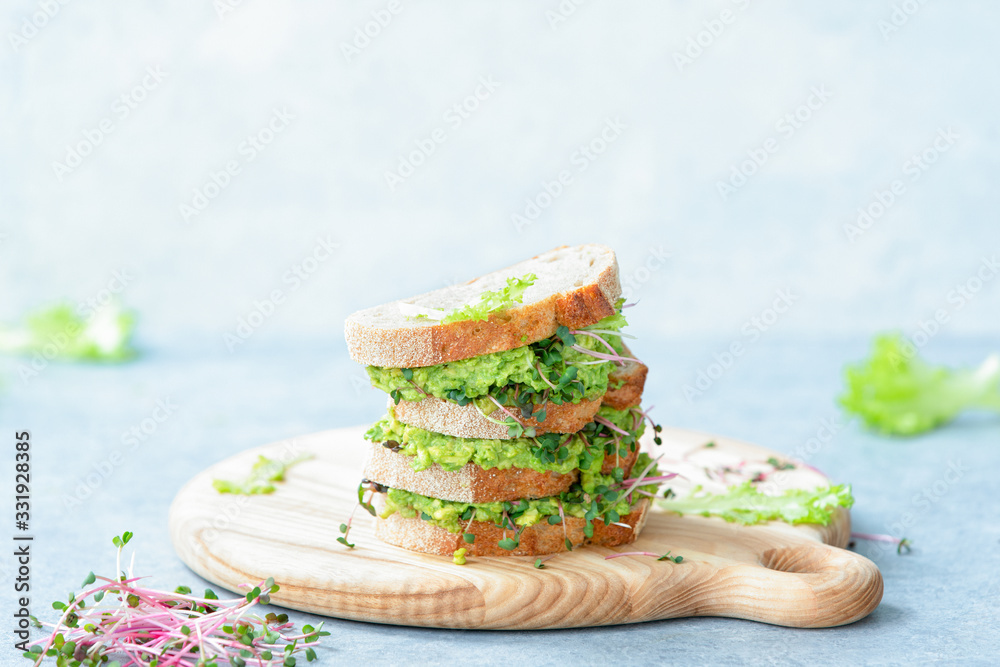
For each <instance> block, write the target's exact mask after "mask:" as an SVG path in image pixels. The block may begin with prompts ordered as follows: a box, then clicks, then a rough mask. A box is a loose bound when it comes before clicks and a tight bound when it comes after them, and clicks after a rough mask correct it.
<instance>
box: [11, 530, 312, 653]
mask: <svg viewBox="0 0 1000 667" xmlns="http://www.w3.org/2000/svg"><path fill="white" fill-rule="evenodd" d="M131 537H132V534H131V533H129V532H126V533H124V534H123V535H122V536H121V537H116V538H115V540H114V542H115V545H116V546H117V547H118V553H117V556H116V571H118V572H121V552H122V549H123V548H124V547H125V545H126V544H128V542H129V540H130V539H131ZM133 560H134V554H133ZM142 579H143V577H136V576H133V574H132V565H131V564H130V566H129V571H128V574H127V576H126V575H125V574H124V573H123V574H122V575H121V576H120V577H119V578H115V579H109V578H108V577H101V576H96V575H94V574H93V573H90V574H89V575H88V576H87V579H86V580H85V581H84V588H85V590H83V591H82V592H80V593H79V594H78V595H73V594H71V595H70V597H69V601H68V602H67V603H62V602H56V603H53V605H52V606H53V607H54V608H56V609H60V610H62V612H63V613H62V616H61V617H60V618H59V620H58V621H57V622H56V623H39V624H38V625H39V626H41V627H49V628H51V629H52V632H51V634H50V635H49V636H48V637H46V638H45V639H40V640H38V641H36V642H34V643H32V645H31V650H30V651H29V652H28V654H26V655H27V656H28V657H32V658H33V659H34V660H35V662H34V664H35V665H38V664H40V663H41V662H42V661H44V660H45V659H46V658H55V659H56V660H59V659H60V658H61V659H62V660H63V661H67V664H69V661H74V660H75V661H80V662H84V661H92V662H93V663H95V664H100V663H101V662H103V661H106V660H107V656H109V655H112V654H113V655H115V656H119V655H121V656H124V658H125V659H124V661H123V662H122V665H123V667H130V666H132V665H136V666H143V667H145V666H147V665H149V664H151V663H152V662H154V661H155V664H158V665H160V666H161V667H166V666H167V665H178V666H183V667H194V666H195V665H204V664H230V663H231V664H245V663H251V664H254V665H258V666H262V667H263V666H265V665H266V666H276V665H283V664H291V662H287V660H288V659H289V658H290V656H292V655H293V654H296V653H300V652H304V653H305V657H306V660H307V661H309V662H311V661H313V660H315V659H316V652H315V650H314V647H315V646H316V645H317V644H318V642H319V638H320V637H322V636H326V635H329V634H330V633H328V632H324V631H323V630H322V624H320V626H319V627H317V628H313V627H312V626H309V625H306V626H303V627H302V630H301V631H296V630H295V628H294V624H293V623H291V622H290V621H289V620H288V617H287V616H286V615H285V614H280V615H278V614H274V613H269V614H267V615H266V616H265V617H263V618H261V617H260V616H258V615H256V614H250V613H249V612H250V611H251V610H253V608H254V607H256V606H258V605H265V604H267V603H268V602H270V595H271V594H272V593H275V592H277V591H278V586H277V585H275V583H274V580H273V579H267V580H266V581H261V582H260V583H259V584H257V585H256V586H252V585H250V584H243V585H242V587H244V588H246V589H248V592H247V594H246V595H245V596H242V597H238V598H233V599H227V600H220V599H218V597H217V596H216V595H215V593H213V592H212V591H210V590H206V591H205V597H197V596H193V595H190V592H191V591H190V589H188V588H184V587H180V588H178V589H177V590H176V591H174V592H167V591H160V590H155V589H152V588H146V587H144V586H141V585H140V584H139V582H140V581H141V580H142ZM91 584H96V585H94V586H91V587H90V588H86V587H87V586H89V585H91ZM234 659H235V660H234ZM60 664H62V662H60ZM74 664H77V663H74ZM85 664H91V662H86V663H85Z"/></svg>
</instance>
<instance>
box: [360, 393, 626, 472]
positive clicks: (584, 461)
mask: <svg viewBox="0 0 1000 667" xmlns="http://www.w3.org/2000/svg"><path fill="white" fill-rule="evenodd" d="M597 416H598V417H601V418H603V419H605V420H607V421H609V422H611V423H612V424H614V425H615V426H617V427H618V428H620V429H622V430H624V431H628V432H630V433H632V434H634V437H635V439H636V440H638V438H639V437H640V436H641V435H642V433H643V430H644V429H645V424H644V423H643V421H642V420H641V419H637V418H636V416H635V414H634V413H633V412H632V411H630V410H628V409H625V410H614V409H612V408H609V407H607V406H601V408H600V409H599V410H598V411H597ZM588 427H590V428H585V429H584V430H583V431H582V433H584V437H586V443H589V445H590V446H589V447H588V446H587V444H586V443H585V441H584V437H581V436H580V435H579V434H577V433H572V434H568V433H567V434H557V433H553V434H545V435H543V436H539V437H538V438H523V437H522V438H514V439H512V440H487V439H483V438H456V437H454V436H450V435H444V434H441V433H434V432H433V431H427V430H425V429H422V428H417V427H416V426H409V425H407V424H404V423H403V422H401V421H399V420H397V419H396V418H395V417H394V416H393V415H392V412H391V411H390V413H389V414H387V415H386V416H385V417H383V418H382V419H380V420H379V421H377V422H375V424H373V425H372V427H371V428H370V429H368V431H367V433H365V439H367V440H370V441H372V442H377V443H384V442H396V443H398V444H399V445H401V448H400V449H397V450H396V451H397V452H398V453H400V454H403V455H405V456H409V457H411V459H412V460H411V461H410V466H411V467H412V468H413V469H414V470H416V471H418V472H419V471H421V470H426V469H427V468H430V467H431V466H432V465H434V464H435V463H436V464H438V465H440V466H441V467H442V468H444V469H445V470H447V471H449V472H454V471H456V470H458V469H459V468H461V467H462V466H464V465H465V464H467V463H470V462H471V463H474V464H476V465H478V466H480V467H481V468H500V469H501V470H506V469H509V468H527V469H530V470H535V471H538V472H549V471H553V472H557V473H560V474H567V473H570V472H572V471H574V470H577V469H582V470H583V472H584V474H585V475H587V477H588V479H587V480H585V485H587V486H590V485H591V480H590V479H589V477H590V475H588V474H587V473H590V472H591V471H593V472H594V473H598V472H599V471H600V469H601V465H602V464H603V462H604V457H605V445H606V444H607V443H608V442H611V441H613V438H612V434H611V432H610V431H609V430H608V429H607V428H606V427H602V426H601V425H600V424H596V423H595V424H593V426H592V425H591V424H588ZM588 431H589V435H588V434H587V432H588ZM548 439H552V440H554V442H552V443H550V444H551V445H552V446H553V447H557V448H558V450H559V451H560V452H561V451H565V452H566V454H562V453H560V454H559V455H558V456H555V457H551V458H553V459H554V460H552V461H546V460H543V459H542V458H540V457H539V456H538V453H539V451H540V445H541V443H542V442H545V441H547V440H548ZM612 451H613V450H612Z"/></svg>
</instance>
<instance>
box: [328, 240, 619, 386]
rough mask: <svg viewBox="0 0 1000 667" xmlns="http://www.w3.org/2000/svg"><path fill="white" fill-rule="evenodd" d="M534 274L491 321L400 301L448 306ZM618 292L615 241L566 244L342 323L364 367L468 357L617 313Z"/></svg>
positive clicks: (350, 347) (352, 352) (460, 304)
mask: <svg viewBox="0 0 1000 667" xmlns="http://www.w3.org/2000/svg"><path fill="white" fill-rule="evenodd" d="M528 273H534V274H535V275H536V276H537V277H538V278H537V280H536V281H535V283H534V284H533V285H531V286H530V287H528V288H527V289H526V290H525V291H524V295H523V302H522V303H521V304H517V305H514V306H512V307H510V308H508V309H506V310H503V311H498V312H494V313H491V314H490V315H489V319H488V320H485V321H484V320H463V321H459V322H451V323H449V324H440V323H439V322H437V321H436V320H431V319H427V318H415V317H407V316H406V315H405V314H404V313H403V311H402V310H400V304H401V303H402V304H404V308H405V307H406V305H410V306H419V307H422V308H428V309H437V310H444V311H450V310H453V309H455V308H461V307H463V306H465V305H467V304H473V303H476V302H477V301H478V299H479V297H480V295H482V294H483V293H485V292H488V291H496V290H497V289H500V288H502V287H503V286H504V285H505V284H506V280H507V279H508V278H511V277H522V276H524V275H525V274H528ZM619 296H621V284H620V283H619V279H618V262H617V260H616V259H615V253H614V251H613V250H611V248H609V247H607V246H604V245H598V244H587V245H580V246H573V247H567V246H562V247H559V248H556V249H554V250H550V251H549V252H547V253H544V254H542V255H538V256H537V257H534V258H532V259H529V260H527V261H524V262H520V263H518V264H515V265H513V266H510V267H508V268H506V269H501V270H500V271H494V272H493V273H489V274H487V275H485V276H482V277H481V278H476V279H474V280H470V281H469V282H467V283H464V284H461V285H455V286H452V287H446V288H443V289H439V290H435V291H433V292H428V293H426V294H421V295H419V296H415V297H410V298H408V299H403V300H401V301H394V302H392V303H388V304H383V305H381V306H375V307H374V308H368V309H366V310H361V311H358V312H356V313H354V314H352V315H350V316H349V317H348V318H347V321H346V322H345V323H344V337H345V338H346V339H347V349H348V352H349V353H350V355H351V358H352V359H354V360H355V361H356V362H358V363H361V364H365V365H367V366H383V367H388V368H413V367H419V366H433V365H435V364H440V363H444V362H447V361H458V360H459V359H468V358H469V357H476V356H479V355H482V354H488V353H491V352H500V351H503V350H510V349H513V348H515V347H520V346H522V345H527V344H530V343H534V342H536V341H539V340H542V339H544V338H548V337H549V336H552V335H553V334H554V333H556V329H558V327H559V326H561V325H565V326H568V327H570V328H579V327H585V326H589V325H591V324H594V323H596V322H598V321H600V320H601V319H603V318H605V317H608V316H609V315H613V314H614V313H615V303H616V301H617V300H618V297H619Z"/></svg>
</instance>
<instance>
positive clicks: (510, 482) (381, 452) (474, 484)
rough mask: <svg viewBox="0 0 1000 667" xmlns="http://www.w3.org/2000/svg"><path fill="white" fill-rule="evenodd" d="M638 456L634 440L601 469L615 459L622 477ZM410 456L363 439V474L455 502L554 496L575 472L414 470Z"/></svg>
mask: <svg viewBox="0 0 1000 667" xmlns="http://www.w3.org/2000/svg"><path fill="white" fill-rule="evenodd" d="M638 456H639V446H638V444H636V446H635V451H634V452H630V453H629V454H628V456H618V457H615V455H613V454H612V455H610V456H607V457H606V458H605V459H604V463H603V464H602V466H601V472H602V473H603V474H605V475H610V474H611V470H612V469H613V468H614V467H615V466H616V465H617V466H621V468H622V469H623V470H624V471H625V477H626V478H628V476H629V475H630V474H631V472H632V467H633V466H634V465H635V460H636V457H638ZM412 461H413V458H412V457H410V456H407V455H406V454H400V453H399V452H393V451H392V450H391V449H388V448H386V447H383V446H382V445H381V444H380V443H368V456H367V460H366V461H365V472H364V476H365V478H367V479H370V480H371V481H373V482H377V483H379V484H382V485H384V486H391V487H393V488H396V489H402V490H403V491H409V492H410V493H419V494H420V495H422V496H428V497H431V498H440V499H441V500H453V501H455V502H459V503H494V502H503V501H505V500H509V501H511V502H513V501H517V500H521V499H522V498H546V497H548V496H557V495H559V494H560V493H562V492H563V491H567V490H568V489H569V487H570V485H571V484H572V483H573V482H575V481H576V480H577V479H578V478H579V472H578V471H576V470H574V471H573V472H571V473H568V474H560V473H556V472H538V471H535V470H529V469H526V468H507V469H500V468H481V467H480V466H478V465H476V464H475V463H467V464H465V465H464V466H462V467H461V468H460V469H459V470H456V471H454V472H450V471H448V470H445V469H444V468H442V467H441V466H439V465H437V464H434V465H433V466H431V467H430V468H427V469H426V470H420V471H417V470H414V469H413V467H412V466H411V465H410V464H411V462H412Z"/></svg>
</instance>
